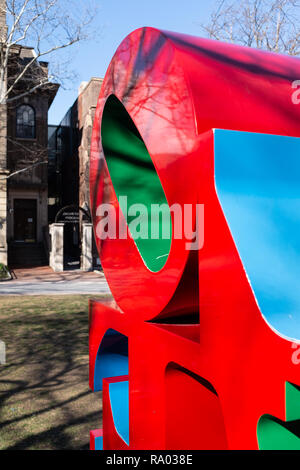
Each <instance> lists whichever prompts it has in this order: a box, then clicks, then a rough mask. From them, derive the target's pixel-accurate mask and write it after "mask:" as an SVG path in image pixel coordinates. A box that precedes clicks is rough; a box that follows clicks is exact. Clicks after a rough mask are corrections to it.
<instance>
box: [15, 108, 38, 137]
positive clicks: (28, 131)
mask: <svg viewBox="0 0 300 470" xmlns="http://www.w3.org/2000/svg"><path fill="white" fill-rule="evenodd" d="M17 137H20V138H22V139H35V110H34V109H33V108H32V107H31V106H29V105H28V104H22V105H21V106H19V107H18V108H17Z"/></svg>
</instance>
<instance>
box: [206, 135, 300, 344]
mask: <svg viewBox="0 0 300 470" xmlns="http://www.w3.org/2000/svg"><path fill="white" fill-rule="evenodd" d="M215 184H216V190H217V194H218V197H219V200H220V203H221V205H222V209H223V212H224V215H225V217H226V220H227V223H228V225H229V228H230V231H231V234H232V236H233V239H234V241H235V244H236V247H237V249H238V251H239V254H240V257H241V260H242V262H243V265H244V268H245V270H246V273H247V275H248V278H249V281H250V284H251V286H252V289H253V291H254V294H255V297H256V300H257V302H258V305H259V307H260V310H261V312H262V315H263V316H264V318H265V320H266V321H267V322H268V324H269V325H270V326H271V327H272V328H273V329H275V330H276V331H277V332H278V333H279V334H280V335H282V336H284V337H287V338H289V339H295V340H300V288H299V280H300V139H299V138H294V137H285V136H276V135H267V134H255V133H248V132H238V131H225V130H220V129H216V130H215ZM232 295H234V292H233V293H232Z"/></svg>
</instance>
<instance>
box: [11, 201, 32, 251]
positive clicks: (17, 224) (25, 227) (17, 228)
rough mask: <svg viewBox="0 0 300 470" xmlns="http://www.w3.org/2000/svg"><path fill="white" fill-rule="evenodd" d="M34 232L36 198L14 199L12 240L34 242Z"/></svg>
mask: <svg viewBox="0 0 300 470" xmlns="http://www.w3.org/2000/svg"><path fill="white" fill-rule="evenodd" d="M36 232H37V201H36V199H14V241H15V242H26V243H35V242H36V236H37V235H36Z"/></svg>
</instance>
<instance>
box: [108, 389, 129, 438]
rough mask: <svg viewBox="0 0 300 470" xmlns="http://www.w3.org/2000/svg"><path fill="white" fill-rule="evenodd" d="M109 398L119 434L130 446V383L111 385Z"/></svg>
mask: <svg viewBox="0 0 300 470" xmlns="http://www.w3.org/2000/svg"><path fill="white" fill-rule="evenodd" d="M109 397H110V404H111V410H112V415H113V420H114V425H115V428H116V431H117V433H118V434H119V436H120V437H121V438H122V439H123V441H124V442H126V444H127V445H129V384H128V381H123V382H115V383H111V384H109Z"/></svg>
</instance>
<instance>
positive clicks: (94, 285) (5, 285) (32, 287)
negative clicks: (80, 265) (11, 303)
mask: <svg viewBox="0 0 300 470" xmlns="http://www.w3.org/2000/svg"><path fill="white" fill-rule="evenodd" d="M15 274H16V276H17V279H14V280H12V281H4V282H0V296H1V295H65V294H110V290H109V287H108V285H107V282H106V279H105V277H104V275H103V273H95V272H91V273H83V272H81V271H69V272H63V273H54V272H53V271H52V270H51V269H50V268H48V267H42V268H31V269H24V270H20V269H16V270H15Z"/></svg>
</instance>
